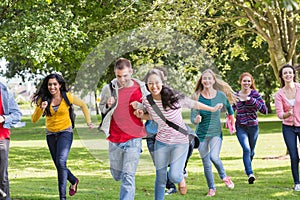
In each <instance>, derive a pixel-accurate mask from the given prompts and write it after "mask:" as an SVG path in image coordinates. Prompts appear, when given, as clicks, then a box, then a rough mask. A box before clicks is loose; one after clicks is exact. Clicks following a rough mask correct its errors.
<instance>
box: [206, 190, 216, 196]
mask: <svg viewBox="0 0 300 200" xmlns="http://www.w3.org/2000/svg"><path fill="white" fill-rule="evenodd" d="M215 195H216V190H214V189H209V190H208V193H207V195H206V196H208V197H213V196H215Z"/></svg>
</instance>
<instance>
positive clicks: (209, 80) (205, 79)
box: [201, 72, 216, 89]
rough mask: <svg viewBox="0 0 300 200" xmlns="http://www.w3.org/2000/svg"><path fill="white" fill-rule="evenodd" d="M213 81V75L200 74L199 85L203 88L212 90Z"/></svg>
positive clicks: (207, 73)
mask: <svg viewBox="0 0 300 200" xmlns="http://www.w3.org/2000/svg"><path fill="white" fill-rule="evenodd" d="M215 82H216V81H215V79H214V77H213V75H212V74H211V73H209V72H206V73H204V74H202V78H201V83H202V85H203V88H206V89H210V88H213V85H214V84H215Z"/></svg>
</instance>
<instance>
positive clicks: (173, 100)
mask: <svg viewBox="0 0 300 200" xmlns="http://www.w3.org/2000/svg"><path fill="white" fill-rule="evenodd" d="M153 74H154V75H157V76H158V77H159V78H160V79H161V82H162V90H161V91H160V95H161V102H162V105H163V108H164V109H165V110H167V108H171V109H173V110H175V109H178V108H180V107H178V106H177V105H176V104H177V103H178V101H179V100H180V99H183V98H184V94H182V93H181V92H178V91H176V90H174V89H171V88H170V87H168V86H167V85H166V83H165V77H164V75H163V73H162V72H161V71H160V70H158V69H152V70H150V71H149V72H148V73H147V74H146V76H145V78H144V79H143V80H144V81H145V83H146V86H147V89H148V90H149V88H148V85H147V83H148V79H149V77H150V76H151V75H153Z"/></svg>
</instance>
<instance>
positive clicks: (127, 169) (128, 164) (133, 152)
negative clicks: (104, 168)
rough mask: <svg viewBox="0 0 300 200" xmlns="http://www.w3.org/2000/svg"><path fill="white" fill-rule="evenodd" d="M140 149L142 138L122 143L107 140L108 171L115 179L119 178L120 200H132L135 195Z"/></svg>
mask: <svg viewBox="0 0 300 200" xmlns="http://www.w3.org/2000/svg"><path fill="white" fill-rule="evenodd" d="M141 150H142V139H141V138H136V139H131V140H129V141H127V142H123V143H113V142H109V161H110V172H111V175H112V176H113V178H114V179H115V180H116V181H119V180H121V186H120V198H119V199H120V200H133V199H134V195H135V173H136V169H137V166H138V163H139V159H140V154H141Z"/></svg>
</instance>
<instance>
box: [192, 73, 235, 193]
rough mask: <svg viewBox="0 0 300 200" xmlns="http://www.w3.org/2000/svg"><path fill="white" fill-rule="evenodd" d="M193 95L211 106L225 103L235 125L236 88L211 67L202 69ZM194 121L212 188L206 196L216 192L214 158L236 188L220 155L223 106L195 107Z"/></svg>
mask: <svg viewBox="0 0 300 200" xmlns="http://www.w3.org/2000/svg"><path fill="white" fill-rule="evenodd" d="M193 99H195V100H198V101H199V102H201V103H204V104H206V105H208V106H214V105H216V104H218V103H223V105H224V107H226V109H227V112H228V114H229V120H230V123H231V124H232V126H233V127H234V117H233V114H234V112H233V109H232V107H231V103H234V102H235V98H234V93H233V90H232V89H231V87H230V86H229V85H228V84H227V83H226V82H224V81H222V80H221V79H218V78H217V77H216V75H215V73H214V72H213V71H212V70H210V69H208V70H205V71H204V72H203V73H202V75H201V77H200V79H199V80H198V82H197V84H196V88H195V94H194V95H193ZM229 101H230V102H229ZM191 121H192V123H194V124H197V128H196V133H197V136H198V137H199V139H200V145H199V148H198V151H199V153H200V156H201V159H202V162H203V166H204V174H205V178H206V182H207V185H208V188H209V191H208V194H207V196H214V195H215V193H216V186H215V184H214V177H213V173H212V165H211V162H212V163H213V164H214V165H215V167H216V168H217V170H218V173H219V176H220V178H221V179H222V180H223V181H224V183H225V184H226V186H227V187H228V188H229V189H233V188H234V183H233V182H232V181H231V179H230V177H229V176H227V175H226V172H225V170H224V167H223V164H222V161H221V159H220V156H219V155H220V150H221V146H222V128H221V121H220V110H219V111H217V112H207V111H204V110H192V114H191Z"/></svg>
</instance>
